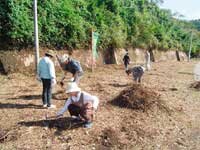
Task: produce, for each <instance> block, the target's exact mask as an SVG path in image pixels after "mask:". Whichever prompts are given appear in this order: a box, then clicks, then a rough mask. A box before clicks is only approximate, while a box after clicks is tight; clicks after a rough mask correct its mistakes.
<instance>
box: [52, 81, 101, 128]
mask: <svg viewBox="0 0 200 150" xmlns="http://www.w3.org/2000/svg"><path fill="white" fill-rule="evenodd" d="M66 93H67V94H69V98H68V99H67V101H66V103H65V105H64V107H63V108H62V109H61V110H60V111H59V112H58V113H57V115H56V118H59V117H60V116H63V114H64V112H65V111H67V110H69V113H70V115H71V116H72V117H75V119H76V120H77V121H83V122H84V127H85V128H91V127H92V122H93V119H94V115H95V112H96V110H97V107H98V105H99V99H98V98H97V97H96V96H94V95H91V94H89V93H87V92H84V91H81V89H80V88H79V87H78V85H77V84H76V83H75V82H70V83H68V87H67V90H66Z"/></svg>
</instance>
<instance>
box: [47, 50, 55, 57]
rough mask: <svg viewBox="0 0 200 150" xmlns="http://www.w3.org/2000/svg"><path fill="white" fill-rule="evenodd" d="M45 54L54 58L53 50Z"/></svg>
mask: <svg viewBox="0 0 200 150" xmlns="http://www.w3.org/2000/svg"><path fill="white" fill-rule="evenodd" d="M45 54H47V55H50V56H52V57H54V51H53V50H48V51H47V52H46V53H45Z"/></svg>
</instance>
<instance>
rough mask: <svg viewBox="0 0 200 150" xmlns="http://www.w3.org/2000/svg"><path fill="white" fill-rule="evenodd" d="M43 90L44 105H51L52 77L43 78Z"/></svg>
mask: <svg viewBox="0 0 200 150" xmlns="http://www.w3.org/2000/svg"><path fill="white" fill-rule="evenodd" d="M42 85H43V91H42V102H43V105H45V104H47V106H51V95H52V86H51V79H42Z"/></svg>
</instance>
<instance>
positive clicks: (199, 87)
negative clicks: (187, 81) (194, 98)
mask: <svg viewBox="0 0 200 150" xmlns="http://www.w3.org/2000/svg"><path fill="white" fill-rule="evenodd" d="M190 88H194V89H197V90H199V89H200V82H194V83H192V84H191V85H190Z"/></svg>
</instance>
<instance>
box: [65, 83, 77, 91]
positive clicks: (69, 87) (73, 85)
mask: <svg viewBox="0 0 200 150" xmlns="http://www.w3.org/2000/svg"><path fill="white" fill-rule="evenodd" d="M79 91H81V89H80V88H79V87H78V85H77V84H76V82H69V83H68V85H67V89H66V91H65V92H66V93H71V92H79Z"/></svg>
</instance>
